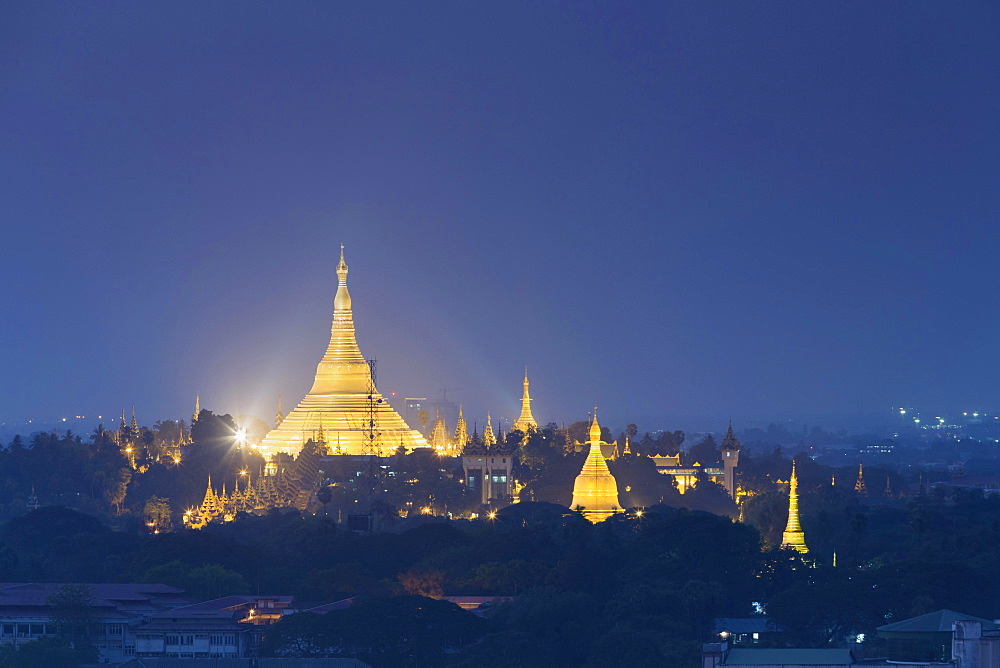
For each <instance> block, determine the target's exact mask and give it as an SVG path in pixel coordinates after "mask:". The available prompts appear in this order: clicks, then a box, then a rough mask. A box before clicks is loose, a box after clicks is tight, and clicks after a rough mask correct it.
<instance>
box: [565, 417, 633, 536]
mask: <svg viewBox="0 0 1000 668" xmlns="http://www.w3.org/2000/svg"><path fill="white" fill-rule="evenodd" d="M587 445H588V446H590V451H589V452H588V453H587V460H586V461H585V462H584V463H583V469H582V470H581V471H580V475H578V476H577V477H576V480H575V481H574V483H573V501H572V502H571V503H570V506H569V507H570V508H572V509H574V510H577V509H579V510H580V511H581V512H582V513H583V516H584V517H586V518H587V519H588V520H590V521H591V522H600V521H602V520H605V519H607V518H609V517H611V516H612V515H613V514H615V513H617V512H621V509H622V508H621V503H620V502H619V501H618V481H616V480H615V477H614V476H613V475H611V471H610V470H608V463H607V462H606V461H605V460H604V455H603V454H602V453H601V446H602V445H608V444H606V443H603V442H602V441H601V425H599V424H598V423H597V409H596V408H595V409H594V420H593V421H592V422H591V423H590V440H588V441H587Z"/></svg>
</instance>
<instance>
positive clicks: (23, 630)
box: [17, 624, 28, 638]
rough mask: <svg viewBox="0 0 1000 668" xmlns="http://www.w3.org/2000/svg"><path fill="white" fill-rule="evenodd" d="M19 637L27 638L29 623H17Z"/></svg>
mask: <svg viewBox="0 0 1000 668" xmlns="http://www.w3.org/2000/svg"><path fill="white" fill-rule="evenodd" d="M17 637H18V638H27V637H28V625H27V624H18V625H17Z"/></svg>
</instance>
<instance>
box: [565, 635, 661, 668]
mask: <svg viewBox="0 0 1000 668" xmlns="http://www.w3.org/2000/svg"><path fill="white" fill-rule="evenodd" d="M664 665H666V663H665V660H664V658H663V653H662V652H660V648H659V647H657V645H656V642H655V641H654V640H653V639H652V638H650V637H649V636H648V635H647V634H644V633H637V632H635V631H611V632H610V633H606V634H605V635H603V636H601V637H600V638H598V639H597V641H596V642H595V643H594V648H593V649H592V650H591V651H590V656H589V657H588V658H587V663H585V664H584V666H586V667H588V668H643V667H645V666H649V667H650V668H652V667H653V666H664Z"/></svg>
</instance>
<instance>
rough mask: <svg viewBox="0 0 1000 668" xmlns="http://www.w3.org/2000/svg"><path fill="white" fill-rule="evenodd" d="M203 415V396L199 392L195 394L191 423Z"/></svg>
mask: <svg viewBox="0 0 1000 668" xmlns="http://www.w3.org/2000/svg"><path fill="white" fill-rule="evenodd" d="M199 415H201V397H199V396H198V395H197V394H196V395H194V413H192V414H191V424H192V425H193V424H194V423H195V422H197V421H198V416H199Z"/></svg>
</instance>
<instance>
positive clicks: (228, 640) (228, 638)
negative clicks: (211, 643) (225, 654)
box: [226, 635, 236, 645]
mask: <svg viewBox="0 0 1000 668" xmlns="http://www.w3.org/2000/svg"><path fill="white" fill-rule="evenodd" d="M226 644H227V645H235V644H236V636H235V635H228V636H226Z"/></svg>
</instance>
